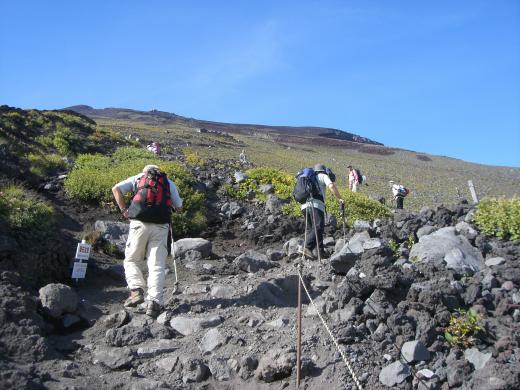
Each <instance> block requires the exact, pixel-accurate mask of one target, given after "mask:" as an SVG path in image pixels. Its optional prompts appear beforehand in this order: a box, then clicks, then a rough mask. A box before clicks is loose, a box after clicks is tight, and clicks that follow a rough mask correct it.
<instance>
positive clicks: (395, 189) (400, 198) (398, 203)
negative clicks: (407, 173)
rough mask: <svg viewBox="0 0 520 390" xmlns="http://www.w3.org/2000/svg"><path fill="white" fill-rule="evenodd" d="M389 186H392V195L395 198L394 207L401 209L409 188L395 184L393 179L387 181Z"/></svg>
mask: <svg viewBox="0 0 520 390" xmlns="http://www.w3.org/2000/svg"><path fill="white" fill-rule="evenodd" d="M389 184H390V186H391V187H392V195H393V196H394V200H395V208H396V209H398V210H402V209H403V207H404V198H405V196H406V195H408V193H409V192H410V190H409V189H408V188H406V187H405V186H403V185H402V184H396V183H395V182H394V181H393V180H390V181H389Z"/></svg>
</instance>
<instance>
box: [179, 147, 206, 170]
mask: <svg viewBox="0 0 520 390" xmlns="http://www.w3.org/2000/svg"><path fill="white" fill-rule="evenodd" d="M182 152H183V153H184V157H185V159H186V164H187V165H191V166H199V167H200V166H203V165H204V163H205V162H204V159H203V158H202V157H201V156H200V155H199V154H198V153H197V151H194V150H192V149H188V148H186V149H183V151H182Z"/></svg>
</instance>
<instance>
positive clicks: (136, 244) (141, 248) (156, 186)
mask: <svg viewBox="0 0 520 390" xmlns="http://www.w3.org/2000/svg"><path fill="white" fill-rule="evenodd" d="M112 193H113V194H114V198H115V200H116V203H117V205H118V206H119V209H120V210H121V212H122V213H123V216H124V217H125V218H128V219H130V231H129V234H128V239H127V242H126V249H125V260H124V262H123V265H124V268H125V279H126V283H127V285H128V288H129V289H130V296H129V297H128V299H127V300H126V301H125V303H124V306H125V307H136V306H137V305H139V304H141V303H143V302H146V305H145V306H146V314H147V315H148V316H150V317H153V318H156V317H157V316H158V315H159V314H160V312H161V311H162V307H163V289H164V279H165V275H166V273H165V267H166V264H165V263H166V257H167V256H168V249H167V242H168V233H169V229H170V223H171V209H172V207H173V208H175V209H176V210H177V211H182V199H181V198H180V196H179V192H178V190H177V186H176V185H175V183H174V182H172V181H171V180H170V179H168V177H167V176H166V174H165V173H163V172H161V171H160V169H159V167H158V166H156V165H147V166H145V167H144V169H143V171H142V172H141V173H139V174H138V175H135V176H131V177H129V178H128V179H126V180H123V181H122V182H120V183H117V184H116V185H115V186H114V187H113V188H112ZM126 193H132V194H133V198H132V201H131V203H130V206H129V207H128V208H127V207H126V204H125V198H124V196H125V194H126ZM145 259H146V261H147V265H148V280H147V282H145V280H144V277H143V272H142V271H141V269H140V264H141V263H143V262H144V260H145ZM146 285H147V287H148V290H147V294H146V299H145V294H144V291H145V286H146Z"/></svg>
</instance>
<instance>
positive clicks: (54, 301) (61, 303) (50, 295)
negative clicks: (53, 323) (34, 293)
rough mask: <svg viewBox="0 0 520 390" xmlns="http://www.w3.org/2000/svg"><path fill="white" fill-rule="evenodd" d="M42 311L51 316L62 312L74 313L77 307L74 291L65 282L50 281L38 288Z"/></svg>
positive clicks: (59, 314)
mask: <svg viewBox="0 0 520 390" xmlns="http://www.w3.org/2000/svg"><path fill="white" fill-rule="evenodd" d="M39 294H40V302H41V304H42V307H43V311H44V312H45V313H46V314H48V315H49V316H51V317H53V318H59V317H60V316H61V315H62V314H64V313H74V312H75V311H76V309H77V308H78V295H77V294H76V291H74V290H73V289H72V288H70V287H69V286H67V285H65V284H61V283H51V284H48V285H46V286H44V287H42V288H40V290H39Z"/></svg>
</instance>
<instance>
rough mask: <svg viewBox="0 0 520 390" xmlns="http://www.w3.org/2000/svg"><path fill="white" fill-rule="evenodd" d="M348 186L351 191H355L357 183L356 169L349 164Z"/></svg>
mask: <svg viewBox="0 0 520 390" xmlns="http://www.w3.org/2000/svg"><path fill="white" fill-rule="evenodd" d="M347 168H348V188H349V190H350V191H352V192H357V186H358V184H359V180H360V178H359V176H358V174H357V171H356V170H355V169H354V168H352V165H349V166H348V167H347Z"/></svg>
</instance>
